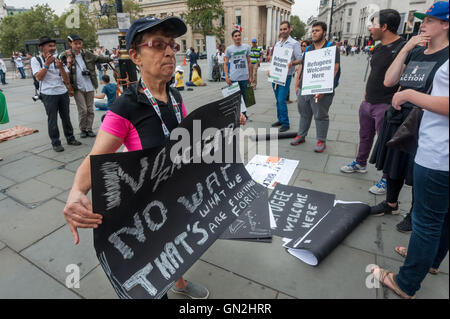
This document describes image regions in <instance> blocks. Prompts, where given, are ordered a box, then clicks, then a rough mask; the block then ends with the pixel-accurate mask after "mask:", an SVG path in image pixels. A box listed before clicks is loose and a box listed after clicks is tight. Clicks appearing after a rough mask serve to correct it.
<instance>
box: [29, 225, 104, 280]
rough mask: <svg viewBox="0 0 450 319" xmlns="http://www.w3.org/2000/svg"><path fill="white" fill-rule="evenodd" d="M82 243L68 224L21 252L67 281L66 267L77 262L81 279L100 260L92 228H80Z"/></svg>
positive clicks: (40, 266) (56, 276) (58, 278)
mask: <svg viewBox="0 0 450 319" xmlns="http://www.w3.org/2000/svg"><path fill="white" fill-rule="evenodd" d="M78 234H79V236H80V243H79V244H78V245H76V246H75V245H74V239H73V236H72V233H71V232H70V230H69V227H68V226H67V225H66V226H64V227H61V228H60V229H58V230H57V231H55V232H53V233H52V234H50V235H48V236H47V237H45V238H43V239H42V240H40V241H38V242H37V243H35V244H34V245H32V246H30V247H28V248H27V249H25V250H23V251H22V252H21V255H23V256H24V257H26V258H27V259H29V260H31V261H32V262H33V263H34V264H35V265H37V266H38V267H39V268H41V269H43V270H45V271H46V272H47V273H49V274H51V275H52V276H53V277H54V278H56V279H57V280H58V281H59V282H61V283H65V280H66V277H67V275H68V273H66V272H65V270H66V267H67V266H68V265H70V264H75V265H78V266H79V267H80V279H83V277H84V276H86V274H87V273H89V272H90V271H91V270H92V269H94V268H95V267H96V266H97V265H98V264H99V261H98V259H97V257H96V255H95V251H94V248H93V247H94V242H93V234H92V230H91V229H78Z"/></svg>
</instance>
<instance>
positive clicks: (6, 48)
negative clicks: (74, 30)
mask: <svg viewBox="0 0 450 319" xmlns="http://www.w3.org/2000/svg"><path fill="white" fill-rule="evenodd" d="M57 18H58V17H57V15H55V12H54V11H53V10H52V9H51V8H50V6H49V5H48V4H45V5H37V6H34V7H32V8H31V10H30V11H27V12H24V13H21V14H19V15H15V16H9V17H6V18H5V19H3V20H2V23H1V25H0V50H1V52H2V53H3V54H5V55H7V56H9V55H10V54H12V51H21V52H23V51H24V41H25V40H33V39H37V38H39V37H40V36H42V35H48V36H51V37H54V36H55V31H54V27H55V21H56V19H57Z"/></svg>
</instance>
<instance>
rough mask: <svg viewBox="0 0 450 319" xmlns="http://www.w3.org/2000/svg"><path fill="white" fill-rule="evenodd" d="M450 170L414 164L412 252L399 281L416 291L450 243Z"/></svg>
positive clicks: (410, 249)
mask: <svg viewBox="0 0 450 319" xmlns="http://www.w3.org/2000/svg"><path fill="white" fill-rule="evenodd" d="M448 178H449V174H448V172H444V171H437V170H432V169H428V168H425V167H422V166H420V165H417V164H414V187H413V190H414V207H413V211H412V227H413V230H412V234H411V238H410V239H409V245H408V254H407V255H406V259H405V262H404V264H403V266H402V267H400V271H399V273H398V275H397V276H395V279H396V282H397V284H398V285H399V287H400V289H402V290H403V291H404V292H405V293H407V294H408V295H410V296H413V295H415V293H416V291H417V290H419V289H420V284H421V283H422V281H423V279H424V278H425V276H426V275H427V274H428V271H429V269H430V268H431V267H432V268H436V269H437V268H439V266H440V264H441V262H442V260H443V259H444V258H445V256H446V255H447V252H448V246H449V223H448V207H449V204H448V201H449V195H448V191H449V187H448V185H449V180H448Z"/></svg>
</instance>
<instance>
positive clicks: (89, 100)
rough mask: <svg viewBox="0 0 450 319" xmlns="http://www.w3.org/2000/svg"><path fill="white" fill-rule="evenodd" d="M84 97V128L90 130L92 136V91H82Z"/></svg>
mask: <svg viewBox="0 0 450 319" xmlns="http://www.w3.org/2000/svg"><path fill="white" fill-rule="evenodd" d="M83 94H84V97H85V101H86V129H87V131H88V132H91V135H90V136H91V137H93V136H92V125H93V123H94V116H95V115H94V95H95V94H94V91H91V92H84V93H83Z"/></svg>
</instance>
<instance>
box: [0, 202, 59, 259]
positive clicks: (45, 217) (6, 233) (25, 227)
mask: <svg viewBox="0 0 450 319" xmlns="http://www.w3.org/2000/svg"><path fill="white" fill-rule="evenodd" d="M0 203H1V204H0V239H1V240H2V241H3V242H5V243H6V244H7V245H8V246H9V247H11V248H12V249H14V250H15V251H18V252H19V251H21V250H23V249H24V248H26V247H28V246H30V245H31V244H33V243H35V242H36V241H38V240H40V239H41V238H43V237H45V236H47V235H48V234H50V233H51V232H53V231H55V230H56V229H58V228H60V227H61V226H63V225H64V224H65V219H64V216H63V214H62V210H63V208H64V205H63V204H62V203H60V202H58V201H57V200H50V201H49V202H47V203H45V204H43V205H42V206H39V207H37V208H34V209H29V208H26V207H24V206H22V205H19V204H18V203H16V202H15V201H13V200H12V199H9V198H8V199H5V200H3V201H1V202H0Z"/></svg>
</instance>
